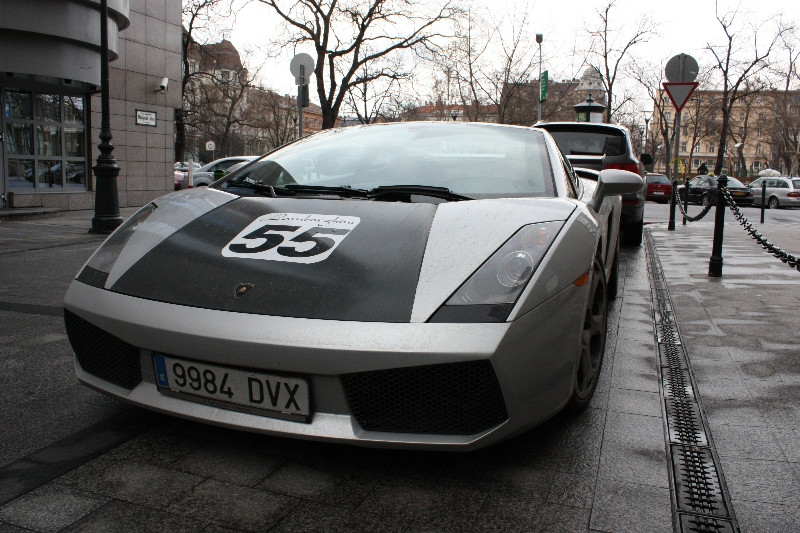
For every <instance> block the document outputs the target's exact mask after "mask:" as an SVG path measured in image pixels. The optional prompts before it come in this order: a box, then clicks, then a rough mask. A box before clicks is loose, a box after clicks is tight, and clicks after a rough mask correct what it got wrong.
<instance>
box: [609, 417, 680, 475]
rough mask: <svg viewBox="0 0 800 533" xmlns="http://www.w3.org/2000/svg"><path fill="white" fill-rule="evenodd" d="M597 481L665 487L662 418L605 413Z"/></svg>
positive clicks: (665, 469) (665, 472)
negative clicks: (607, 480)
mask: <svg viewBox="0 0 800 533" xmlns="http://www.w3.org/2000/svg"><path fill="white" fill-rule="evenodd" d="M599 475H600V477H603V478H606V479H611V480H615V481H621V482H626V483H637V484H642V485H652V486H656V487H668V486H669V478H668V475H669V474H668V471H667V466H666V451H665V442H664V433H663V422H662V419H661V416H657V417H655V416H652V417H651V416H643V415H632V414H627V413H615V412H613V411H610V412H609V413H608V423H607V424H606V430H605V433H604V434H603V452H602V454H601V456H600V471H599Z"/></svg>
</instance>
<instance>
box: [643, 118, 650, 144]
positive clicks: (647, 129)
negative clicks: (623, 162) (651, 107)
mask: <svg viewBox="0 0 800 533" xmlns="http://www.w3.org/2000/svg"><path fill="white" fill-rule="evenodd" d="M650 118H651V117H650V116H649V115H645V116H644V135H643V136H642V151H643V152H644V153H648V152H647V141H649V140H650Z"/></svg>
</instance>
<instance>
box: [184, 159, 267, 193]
mask: <svg viewBox="0 0 800 533" xmlns="http://www.w3.org/2000/svg"><path fill="white" fill-rule="evenodd" d="M257 158H258V156H255V155H239V156H233V157H223V158H222V159H217V160H216V161H212V162H211V163H209V164H207V165H205V166H202V167H200V168H199V169H197V170H196V171H194V172H193V173H192V181H193V184H192V185H193V186H194V187H205V186H207V185H211V184H212V183H213V182H215V181H216V180H218V179H219V178H221V177H222V176H224V175H225V174H227V171H228V168H229V167H231V166H233V165H235V164H237V163H242V162H244V161H252V160H254V159H257Z"/></svg>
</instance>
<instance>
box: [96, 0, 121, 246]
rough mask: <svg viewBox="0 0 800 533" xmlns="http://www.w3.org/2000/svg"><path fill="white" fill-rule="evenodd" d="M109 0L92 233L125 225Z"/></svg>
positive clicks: (104, 15) (103, 4)
mask: <svg viewBox="0 0 800 533" xmlns="http://www.w3.org/2000/svg"><path fill="white" fill-rule="evenodd" d="M108 98H109V97H108V0H100V106H101V107H100V117H101V120H100V144H99V145H98V146H97V147H98V148H99V149H100V155H99V156H97V164H96V165H95V166H94V167H92V170H94V176H95V193H94V217H92V228H91V230H90V231H91V232H92V233H106V234H107V233H111V232H112V231H114V230H115V229H116V228H117V226H119V225H120V224H122V216H121V215H120V214H119V196H118V193H117V176H119V171H120V168H119V166H118V165H117V160H116V159H114V156H113V155H111V152H112V151H113V150H114V145H113V144H111V137H112V136H111V118H110V117H111V112H110V111H109V101H108Z"/></svg>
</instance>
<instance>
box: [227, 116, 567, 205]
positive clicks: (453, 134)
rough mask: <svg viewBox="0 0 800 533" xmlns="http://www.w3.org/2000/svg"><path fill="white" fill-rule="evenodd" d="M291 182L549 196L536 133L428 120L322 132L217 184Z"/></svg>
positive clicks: (546, 164)
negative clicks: (421, 187)
mask: <svg viewBox="0 0 800 533" xmlns="http://www.w3.org/2000/svg"><path fill="white" fill-rule="evenodd" d="M294 184H297V185H303V186H309V187H337V188H340V189H341V188H343V187H346V188H353V189H364V190H372V189H374V188H376V187H380V186H391V185H420V186H426V187H443V188H446V189H449V190H450V191H452V192H453V193H457V194H461V195H465V196H468V197H470V198H499V197H528V196H544V197H552V196H554V195H555V192H554V189H555V187H554V183H553V175H552V171H551V168H550V159H549V156H548V153H547V146H546V144H545V142H544V136H543V135H542V133H541V132H538V131H535V130H531V129H529V128H517V127H500V126H492V125H485V124H483V125H482V124H449V123H435V122H433V123H402V124H400V123H398V124H385V125H384V124H381V125H373V126H366V127H351V128H343V129H339V130H330V131H326V132H322V133H320V134H317V135H314V136H312V137H308V138H306V139H303V140H301V141H298V142H296V143H293V144H291V145H288V146H286V147H284V148H282V149H280V150H277V151H275V152H273V153H271V154H269V155H267V156H264V157H263V158H262V159H260V160H258V161H257V162H255V163H253V164H251V165H248V166H246V167H244V168H243V169H242V170H240V171H237V172H234V173H232V174H231V175H230V177H229V178H227V179H226V180H224V181H223V182H220V183H219V184H218V185H217V186H218V187H220V188H222V189H231V188H234V189H235V188H261V187H263V186H272V187H286V186H293V185H294ZM237 192H238V191H237Z"/></svg>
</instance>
